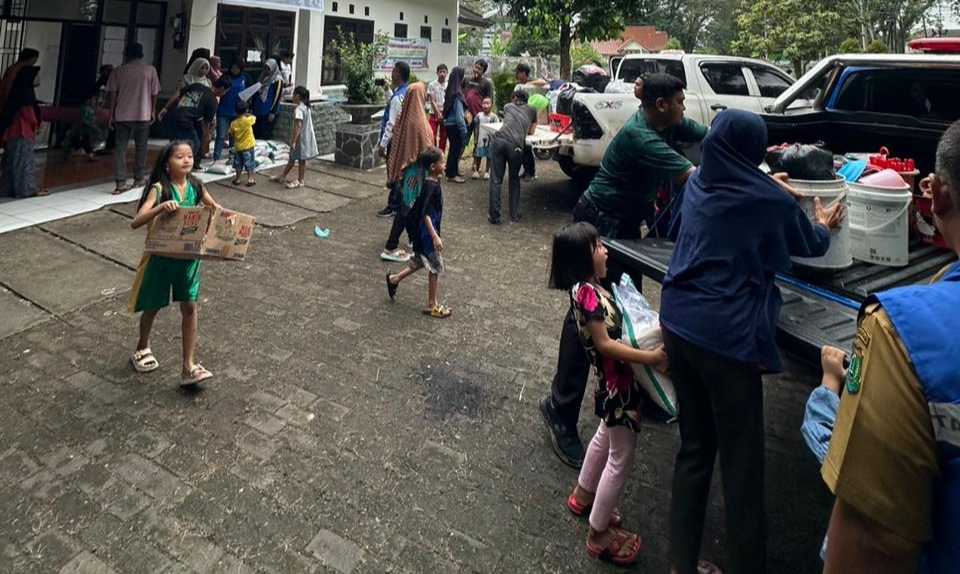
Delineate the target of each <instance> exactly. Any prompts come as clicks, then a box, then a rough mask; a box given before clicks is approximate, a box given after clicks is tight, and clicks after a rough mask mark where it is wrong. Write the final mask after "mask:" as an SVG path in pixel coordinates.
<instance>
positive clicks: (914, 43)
mask: <svg viewBox="0 0 960 574" xmlns="http://www.w3.org/2000/svg"><path fill="white" fill-rule="evenodd" d="M907 47H908V48H910V49H911V50H915V51H917V52H923V53H924V54H960V38H917V39H916V40H910V41H909V42H907Z"/></svg>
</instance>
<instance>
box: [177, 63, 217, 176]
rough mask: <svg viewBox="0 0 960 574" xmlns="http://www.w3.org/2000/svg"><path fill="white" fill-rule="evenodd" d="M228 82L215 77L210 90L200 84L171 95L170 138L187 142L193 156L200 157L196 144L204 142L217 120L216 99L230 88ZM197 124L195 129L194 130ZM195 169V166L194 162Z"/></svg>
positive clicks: (198, 145)
mask: <svg viewBox="0 0 960 574" xmlns="http://www.w3.org/2000/svg"><path fill="white" fill-rule="evenodd" d="M230 85H231V83H230V79H229V78H227V77H226V76H224V77H221V78H218V79H217V81H216V82H214V84H213V87H212V88H208V87H207V86H204V85H203V84H190V85H189V86H184V87H182V88H180V91H179V92H178V93H177V94H174V98H175V101H176V107H175V108H174V109H173V112H172V114H171V118H170V124H169V125H170V132H171V133H170V136H171V137H170V139H171V140H182V141H186V142H190V145H191V146H192V147H193V157H194V158H197V159H199V157H200V141H201V138H202V139H203V141H208V137H206V136H209V135H210V129H211V127H212V126H213V123H214V121H215V120H216V117H217V108H218V107H219V104H218V102H217V98H219V97H220V96H222V95H223V94H225V93H226V92H227V90H229V89H230ZM198 124H199V130H198ZM194 165H195V166H199V165H200V162H199V161H197V162H196V163H195V164H194Z"/></svg>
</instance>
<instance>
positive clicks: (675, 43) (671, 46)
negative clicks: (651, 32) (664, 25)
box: [663, 38, 683, 50]
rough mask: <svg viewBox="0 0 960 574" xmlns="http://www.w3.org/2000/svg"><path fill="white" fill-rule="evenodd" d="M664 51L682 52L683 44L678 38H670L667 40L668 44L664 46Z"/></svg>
mask: <svg viewBox="0 0 960 574" xmlns="http://www.w3.org/2000/svg"><path fill="white" fill-rule="evenodd" d="M663 49H664V50H682V49H683V44H681V43H680V40H677V39H676V38H670V39H669V40H667V43H666V44H664V45H663Z"/></svg>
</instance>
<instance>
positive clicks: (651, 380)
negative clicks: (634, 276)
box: [613, 274, 678, 417]
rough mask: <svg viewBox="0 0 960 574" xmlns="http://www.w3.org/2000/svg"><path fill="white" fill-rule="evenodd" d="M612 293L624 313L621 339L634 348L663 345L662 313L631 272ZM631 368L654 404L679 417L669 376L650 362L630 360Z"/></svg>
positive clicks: (615, 286) (648, 348) (675, 395)
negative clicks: (651, 305) (637, 286)
mask: <svg viewBox="0 0 960 574" xmlns="http://www.w3.org/2000/svg"><path fill="white" fill-rule="evenodd" d="M613 294H614V297H615V298H616V300H617V303H618V304H619V305H620V311H621V312H622V313H623V337H621V339H620V340H621V341H622V342H623V343H625V344H627V345H630V346H631V347H633V348H634V349H641V350H644V351H652V350H654V349H657V348H659V347H660V345H662V344H663V334H662V333H661V331H660V315H659V314H658V313H657V312H656V311H654V310H653V308H652V307H650V303H648V302H647V300H646V299H645V298H644V296H643V295H641V294H640V291H638V290H637V288H636V287H635V286H634V285H633V281H632V280H631V279H630V276H629V275H626V274H624V276H623V278H622V279H621V280H620V285H614V287H613ZM630 367H631V368H632V369H633V375H634V377H636V379H637V382H638V383H640V386H641V387H643V390H644V391H646V392H647V395H649V396H650V398H651V399H652V400H653V402H654V404H655V405H657V406H658V407H660V409H662V410H663V411H664V412H665V413H667V414H669V415H670V416H674V417H675V416H677V412H678V406H677V392H676V389H675V388H674V386H673V381H671V380H670V377H668V376H667V375H665V374H663V373H661V372H659V371H657V370H655V369H654V368H653V367H650V366H648V365H642V364H639V363H631V364H630Z"/></svg>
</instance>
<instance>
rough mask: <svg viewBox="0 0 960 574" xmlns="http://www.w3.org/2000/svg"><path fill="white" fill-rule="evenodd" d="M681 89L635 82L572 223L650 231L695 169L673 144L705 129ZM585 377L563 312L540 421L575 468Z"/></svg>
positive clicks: (615, 231) (668, 79) (658, 81)
mask: <svg viewBox="0 0 960 574" xmlns="http://www.w3.org/2000/svg"><path fill="white" fill-rule="evenodd" d="M684 88H685V86H684V84H683V82H682V81H680V80H679V79H677V78H675V77H674V76H671V75H669V74H647V75H645V76H643V80H642V84H641V82H640V80H638V84H637V89H636V90H635V92H634V93H635V94H637V95H639V96H640V101H641V104H642V105H641V108H640V110H638V111H637V113H635V114H634V115H633V116H632V117H631V118H630V119H629V120H627V122H626V123H625V124H624V126H623V128H621V129H620V131H619V132H617V135H616V136H614V138H613V141H612V142H610V146H609V147H608V148H607V151H606V152H605V153H604V154H603V161H602V162H601V163H600V171H599V172H598V173H597V176H596V177H595V178H594V180H593V182H592V183H591V184H590V187H589V188H587V191H586V192H584V194H583V196H582V197H581V198H580V201H579V203H577V205H576V207H574V209H573V219H574V221H587V222H589V223H592V224H593V225H594V226H595V227H596V228H597V230H599V231H600V234H601V235H603V236H604V237H610V238H614V239H617V238H619V239H631V238H637V237H639V236H640V225H641V223H643V222H644V220H646V221H647V222H648V225H650V224H651V223H652V217H653V214H654V207H653V205H654V200H655V199H656V196H657V190H659V189H660V188H661V187H662V186H664V185H671V184H672V185H675V186H677V187H680V186H682V185H683V184H684V183H686V181H687V178H689V177H690V174H691V173H693V171H694V167H693V164H692V163H690V161H689V160H688V159H687V158H685V157H683V156H682V155H680V154H679V153H678V152H677V151H676V147H677V144H678V142H683V141H688V142H692V141H700V140H702V139H703V138H704V136H706V135H707V127H706V126H704V125H701V124H699V123H697V122H695V121H693V120H690V119H689V118H684V117H683V112H684V110H685V109H686V108H685V107H684V105H683V101H684V94H683V90H684ZM610 267H611V269H610V270H609V271H608V272H607V282H610V283H613V282H618V281H619V280H620V274H621V273H622V272H620V271H618V270H616V269H614V268H613V265H611V266H610ZM589 370H590V363H589V361H587V358H586V354H585V353H584V351H583V345H582V344H581V342H580V336H579V334H578V333H577V326H576V323H575V321H574V320H573V316H572V314H571V313H569V312H568V313H567V316H566V318H565V319H564V323H563V331H562V332H561V334H560V353H559V357H558V359H557V373H556V375H555V376H554V378H553V385H552V389H551V395H550V396H546V397H543V398H542V399H540V414H541V415H542V416H543V419H544V422H545V423H546V425H547V428H548V429H549V431H550V439H551V441H552V443H553V449H554V452H556V454H557V456H559V457H560V460H562V461H563V462H564V463H566V464H568V465H570V466H573V467H575V468H580V466H581V465H582V464H583V456H584V451H583V443H581V442H580V436H579V435H578V434H577V419H578V418H579V416H580V402H581V401H582V400H583V393H584V390H585V389H586V382H587V375H588V374H589Z"/></svg>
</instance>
